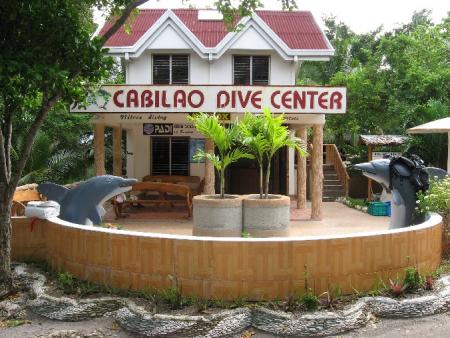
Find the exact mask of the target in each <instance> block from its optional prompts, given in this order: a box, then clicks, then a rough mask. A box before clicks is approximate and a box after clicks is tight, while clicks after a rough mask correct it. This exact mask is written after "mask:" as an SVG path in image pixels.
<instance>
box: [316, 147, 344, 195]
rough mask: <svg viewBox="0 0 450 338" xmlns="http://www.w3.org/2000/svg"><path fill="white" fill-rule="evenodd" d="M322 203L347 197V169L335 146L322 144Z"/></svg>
mask: <svg viewBox="0 0 450 338" xmlns="http://www.w3.org/2000/svg"><path fill="white" fill-rule="evenodd" d="M323 155H324V161H323V163H324V164H323V197H322V200H323V201H327V202H329V201H335V200H336V199H337V198H338V197H345V196H348V182H349V176H348V173H347V167H346V165H345V163H344V162H343V161H342V158H341V155H340V154H339V151H338V149H337V147H336V145H335V144H324V151H323Z"/></svg>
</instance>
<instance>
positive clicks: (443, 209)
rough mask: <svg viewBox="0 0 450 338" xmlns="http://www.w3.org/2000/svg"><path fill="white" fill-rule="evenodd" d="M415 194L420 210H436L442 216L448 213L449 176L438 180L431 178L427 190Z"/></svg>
mask: <svg viewBox="0 0 450 338" xmlns="http://www.w3.org/2000/svg"><path fill="white" fill-rule="evenodd" d="M417 196H418V201H417V202H418V209H419V211H420V212H430V211H431V212H437V213H439V214H441V215H442V216H443V217H447V216H449V215H450V177H446V178H444V179H442V180H439V181H438V180H436V179H432V180H431V181H430V187H429V188H428V190H427V191H426V192H419V193H418V194H417Z"/></svg>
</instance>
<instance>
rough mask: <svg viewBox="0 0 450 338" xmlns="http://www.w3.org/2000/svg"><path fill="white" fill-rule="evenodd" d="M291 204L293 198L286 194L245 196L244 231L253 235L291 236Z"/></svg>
mask: <svg viewBox="0 0 450 338" xmlns="http://www.w3.org/2000/svg"><path fill="white" fill-rule="evenodd" d="M290 205H291V199H290V198H289V196H284V195H269V198H268V199H260V198H259V195H247V196H244V198H243V214H244V218H243V223H244V231H246V232H248V233H249V234H250V235H251V236H252V237H280V236H289V221H290V211H289V209H290Z"/></svg>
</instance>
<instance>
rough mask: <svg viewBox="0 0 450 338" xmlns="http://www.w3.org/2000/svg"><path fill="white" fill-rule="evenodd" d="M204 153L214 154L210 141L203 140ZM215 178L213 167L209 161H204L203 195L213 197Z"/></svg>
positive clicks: (212, 143)
mask: <svg viewBox="0 0 450 338" xmlns="http://www.w3.org/2000/svg"><path fill="white" fill-rule="evenodd" d="M205 151H206V152H208V153H210V154H213V153H214V142H213V141H212V140H211V139H205ZM214 186H215V176H214V165H213V164H212V163H211V161H208V160H206V161H205V186H204V188H203V193H204V194H206V195H214V194H215V193H216V191H215V187H214Z"/></svg>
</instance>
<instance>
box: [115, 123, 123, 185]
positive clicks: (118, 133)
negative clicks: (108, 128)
mask: <svg viewBox="0 0 450 338" xmlns="http://www.w3.org/2000/svg"><path fill="white" fill-rule="evenodd" d="M113 175H115V176H122V126H119V127H114V128H113Z"/></svg>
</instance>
